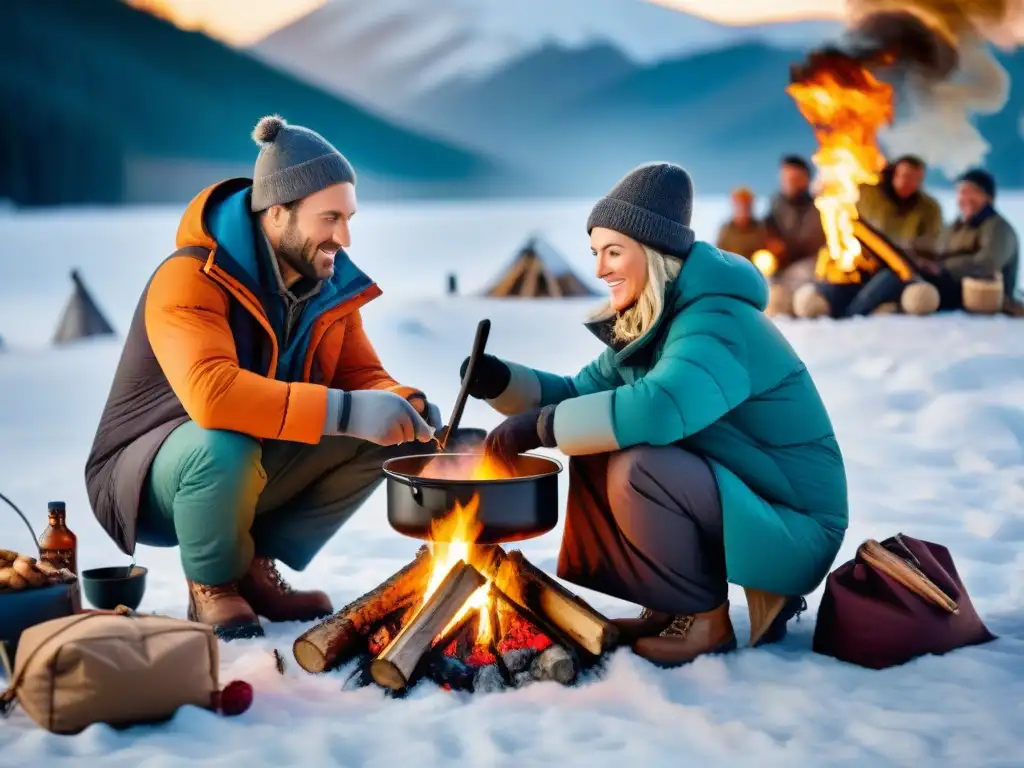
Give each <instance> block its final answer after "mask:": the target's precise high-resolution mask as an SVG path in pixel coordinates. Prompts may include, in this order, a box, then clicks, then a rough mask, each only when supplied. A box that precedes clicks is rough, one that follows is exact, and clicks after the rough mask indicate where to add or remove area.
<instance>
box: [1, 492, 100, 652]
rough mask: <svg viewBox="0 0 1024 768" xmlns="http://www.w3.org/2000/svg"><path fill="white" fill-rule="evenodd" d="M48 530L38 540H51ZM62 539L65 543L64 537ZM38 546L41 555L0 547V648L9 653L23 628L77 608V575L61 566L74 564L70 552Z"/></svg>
mask: <svg viewBox="0 0 1024 768" xmlns="http://www.w3.org/2000/svg"><path fill="white" fill-rule="evenodd" d="M0 500H3V501H4V502H5V503H6V504H7V505H8V506H10V508H11V509H13V510H14V511H15V513H16V514H17V515H18V517H20V518H21V520H22V522H24V523H25V527H27V528H28V530H29V533H30V535H31V538H32V540H33V541H35V538H36V536H35V531H33V530H32V526H31V525H29V523H28V520H27V519H26V517H25V515H24V514H22V512H21V510H20V509H18V507H17V506H16V505H15V504H14V503H13V502H12V501H11V500H10V499H8V498H7V497H6V496H4V495H3V494H0ZM68 533H69V534H70V533H71V532H70V531H68ZM49 534H50V531H49V530H47V531H46V532H44V534H43V535H42V536H41V537H40V542H43V543H53V542H52V541H51V538H52V537H51V536H50V535H49ZM71 536H74V534H71ZM64 541H65V544H66V539H65V540H64ZM4 543H6V542H4ZM38 549H39V550H41V551H42V553H43V555H45V557H43V556H40V557H37V556H36V555H39V554H40V552H39V551H36V552H34V553H33V554H27V553H22V552H18V551H15V550H12V549H0V649H6V651H7V653H8V654H9V655H10V656H13V655H14V654H15V653H16V652H17V648H18V641H19V639H20V637H21V634H22V632H23V631H24V630H25V629H27V628H29V627H31V626H33V625H35V624H38V623H39V622H42V621H47V620H49V619H55V618H59V617H61V616H70V615H72V614H73V613H75V612H76V611H78V610H80V609H81V604H82V600H81V593H80V592H79V585H78V578H77V577H76V575H75V573H74V571H73V570H71V569H69V568H66V567H62V566H64V565H66V564H68V563H70V564H71V566H72V567H74V566H75V559H74V552H73V551H72V553H71V558H70V560H69V559H68V558H67V550H66V547H62V548H49V547H44V546H42V545H41V546H40V547H39V548H38Z"/></svg>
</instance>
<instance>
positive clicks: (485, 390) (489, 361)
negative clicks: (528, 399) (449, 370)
mask: <svg viewBox="0 0 1024 768" xmlns="http://www.w3.org/2000/svg"><path fill="white" fill-rule="evenodd" d="M468 367H469V358H468V357H467V358H466V359H465V360H463V361H462V367H461V368H459V381H462V379H464V378H465V377H466V369H467V368H468ZM511 379H512V371H510V370H509V369H508V366H507V365H505V364H504V363H503V362H501V360H499V359H498V358H496V357H495V356H494V355H483V356H482V357H481V358H480V359H479V360H477V361H476V367H475V368H473V380H472V381H471V382H470V383H469V394H470V396H471V397H475V398H476V399H477V400H493V399H494V398H496V397H497V396H498V395H500V394H501V393H502V392H504V391H505V388H506V387H507V386H508V383H509V381H510V380H511Z"/></svg>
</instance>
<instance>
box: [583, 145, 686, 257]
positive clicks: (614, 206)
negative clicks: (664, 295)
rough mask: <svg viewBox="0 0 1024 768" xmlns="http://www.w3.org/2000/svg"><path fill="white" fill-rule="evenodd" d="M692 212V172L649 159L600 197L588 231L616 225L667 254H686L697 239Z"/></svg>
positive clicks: (645, 243)
mask: <svg viewBox="0 0 1024 768" xmlns="http://www.w3.org/2000/svg"><path fill="white" fill-rule="evenodd" d="M692 213H693V182H692V181H691V180H690V174H688V173H687V172H686V171H684V170H683V169H682V168H680V167H679V166H678V165H673V164H672V163H647V164H646V165H641V166H638V167H637V168H634V169H633V170H632V171H630V172H629V173H627V174H626V175H625V176H623V177H622V180H621V181H619V183H618V184H616V185H615V186H614V187H612V190H611V192H609V193H608V194H607V195H605V196H604V197H602V198H601V199H600V200H598V201H597V205H595V206H594V209H593V210H592V211H591V212H590V218H589V219H587V234H589V233H590V232H591V231H593V229H594V227H605V228H607V229H614V230H615V231H616V232H621V233H622V234H624V235H628V236H629V237H631V238H633V239H634V240H636V241H638V242H640V243H643V244H644V245H646V246H648V247H649V248H653V249H654V250H656V251H659V252H660V253H663V254H665V255H667V256H677V257H679V258H685V257H686V255H687V254H689V252H690V248H691V247H693V241H694V239H695V238H694V234H693V230H692V229H690V217H691V215H692Z"/></svg>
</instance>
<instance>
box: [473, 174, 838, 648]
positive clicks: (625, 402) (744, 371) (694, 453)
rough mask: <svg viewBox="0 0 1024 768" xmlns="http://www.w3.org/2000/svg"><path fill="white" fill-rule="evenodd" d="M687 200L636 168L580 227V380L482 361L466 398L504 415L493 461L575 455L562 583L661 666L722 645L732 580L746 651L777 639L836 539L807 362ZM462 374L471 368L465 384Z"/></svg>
mask: <svg viewBox="0 0 1024 768" xmlns="http://www.w3.org/2000/svg"><path fill="white" fill-rule="evenodd" d="M692 198H693V186H692V183H691V181H690V178H689V176H688V175H687V173H686V172H685V171H684V170H683V169H682V168H680V167H678V166H676V165H672V164H668V163H652V164H648V165H644V166H640V167H638V168H636V169H634V170H633V171H631V172H630V173H629V174H628V175H626V176H625V177H624V178H623V179H622V180H621V181H620V182H619V183H618V184H617V185H616V186H615V187H614V188H613V189H612V190H611V192H609V194H608V195H607V196H606V197H604V198H602V199H601V200H600V201H599V202H598V203H597V205H596V206H595V207H594V209H593V211H592V213H591V215H590V218H589V221H588V224H587V229H588V231H589V233H590V238H591V247H592V250H593V251H594V254H595V259H596V272H597V276H598V277H599V278H601V279H602V280H604V281H605V282H606V283H607V284H608V286H609V289H610V294H611V295H610V300H609V304H608V306H607V308H605V310H604V311H602V312H601V313H599V314H598V315H597V316H595V317H594V318H593V319H592V320H591V322H590V323H588V327H589V328H590V330H591V331H592V332H593V333H595V334H596V335H597V336H598V337H599V338H600V339H601V340H602V341H603V342H604V343H605V344H606V345H607V348H606V349H605V350H604V352H603V353H602V354H601V355H600V356H599V357H598V358H597V359H596V360H595V361H594V362H592V363H590V364H589V365H588V366H586V367H585V368H584V369H583V370H582V371H580V372H579V373H578V374H576V375H575V376H572V377H567V376H558V375H554V374H551V373H546V372H543V371H537V370H533V369H531V368H527V367H525V366H522V365H519V364H517V363H513V362H509V361H503V360H501V359H499V358H496V357H493V356H485V357H484V358H483V360H482V361H481V364H480V365H478V366H477V369H476V371H477V372H476V373H475V375H474V378H473V381H472V382H471V394H472V395H474V396H475V397H478V398H481V399H484V400H486V401H488V402H489V403H490V404H491V405H492V406H493V407H494V408H495V409H497V410H498V411H500V412H501V413H503V414H505V415H507V416H508V418H507V419H506V420H505V421H504V422H503V423H502V424H500V425H499V426H498V427H497V428H496V429H495V430H494V431H493V432H491V433H490V434H489V435H488V438H487V450H488V451H490V452H492V453H494V454H497V455H500V456H506V457H508V456H513V455H516V454H519V453H522V452H524V451H528V450H532V449H534V448H538V447H541V446H546V447H551V448H558V449H559V450H561V451H562V452H563V453H565V454H566V455H568V456H570V457H571V459H570V462H569V484H570V489H569V503H568V509H567V511H566V521H565V532H564V535H563V540H562V550H561V553H560V556H559V563H558V575H559V576H560V577H562V578H564V579H566V580H568V581H571V582H573V583H576V584H579V585H580V586H583V587H587V588H590V589H595V590H598V591H601V592H604V593H606V594H610V595H614V596H616V597H619V598H622V599H625V600H628V601H630V602H634V603H637V604H639V605H641V606H643V607H644V610H643V611H642V612H641V614H640V617H639V618H636V619H623V620H619V621H618V622H617V623H618V624H619V627H620V629H621V630H622V631H623V634H624V636H625V638H627V639H628V641H629V642H631V643H632V645H633V648H634V650H635V651H636V652H637V653H638V654H640V655H642V656H645V657H646V658H648V659H651V660H652V661H655V662H658V663H662V664H674V663H683V662H686V661H689V660H691V659H693V658H694V657H696V656H697V655H700V654H702V653H707V652H712V651H723V650H729V649H731V648H734V647H735V646H736V639H735V635H734V632H733V628H732V623H731V621H730V619H729V606H728V600H727V595H728V583H730V582H731V583H733V584H737V585H739V586H742V587H744V588H745V590H746V594H747V604H748V608H749V610H750V617H751V640H750V642H751V644H752V645H758V644H761V643H765V642H773V641H776V640H778V639H780V638H781V637H782V635H784V633H785V628H786V622H787V621H788V620H789V619H790V618H792V617H793V616H794V615H795V614H796V613H797V612H798V611H799V610H800V609H801V608H802V607H803V606H805V605H806V604H805V603H804V602H803V599H802V597H803V596H804V595H806V594H808V593H809V592H812V591H813V590H814V589H815V588H816V587H817V586H818V585H819V584H820V583H821V582H822V580H823V579H824V577H825V576H826V575H827V574H828V572H829V570H830V569H831V567H832V563H833V561H834V558H835V556H836V554H837V552H838V550H839V547H840V545H841V544H842V541H843V536H844V533H845V531H846V527H847V488H846V474H845V469H844V466H843V459H842V454H841V453H840V450H839V445H838V444H837V442H836V437H835V434H834V432H833V429H832V424H831V422H830V420H829V417H828V414H827V412H826V410H825V406H824V405H823V403H822V401H821V398H820V397H819V395H818V392H817V390H816V388H815V386H814V382H813V381H812V380H811V376H810V374H809V373H808V371H807V369H806V367H805V366H804V364H803V362H802V361H801V360H800V358H799V357H798V356H797V354H796V352H795V351H794V350H793V348H792V347H791V346H790V345H789V343H788V342H787V341H786V339H785V338H784V337H783V336H782V334H781V333H780V332H779V331H778V329H777V328H776V327H775V325H774V324H773V323H772V322H771V321H770V320H769V319H768V318H766V317H765V315H764V314H763V310H764V308H765V305H766V303H767V299H768V287H767V284H766V283H765V280H764V279H763V278H762V276H761V274H760V272H758V270H757V268H756V267H754V266H753V265H752V264H751V263H750V262H749V261H747V260H745V259H741V258H739V257H737V256H734V255H732V254H729V253H724V252H722V251H719V250H718V249H717V248H715V247H713V246H711V245H709V244H708V243H704V242H695V241H694V234H693V231H692V230H691V229H690V226H689V225H690V215H691V209H692ZM464 370H465V362H464V363H463V371H464Z"/></svg>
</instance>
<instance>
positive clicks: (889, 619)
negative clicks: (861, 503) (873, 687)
mask: <svg viewBox="0 0 1024 768" xmlns="http://www.w3.org/2000/svg"><path fill="white" fill-rule="evenodd" d="M994 639H995V635H993V634H992V633H991V632H989V630H988V629H987V628H986V627H985V624H984V623H983V622H982V620H981V618H979V616H978V613H977V611H976V610H975V609H974V606H973V604H972V603H971V598H970V597H969V596H968V594H967V589H966V588H965V587H964V584H963V581H962V580H961V579H960V575H959V574H958V573H957V570H956V566H955V565H954V564H953V558H952V557H951V556H950V554H949V550H948V549H946V548H945V547H943V546H942V545H940V544H933V543H932V542H928V541H921V540H919V539H915V538H912V537H910V536H904V535H903V534H900V533H898V534H896V535H895V536H892V537H891V538H888V539H885V540H884V541H882V542H878V541H875V540H874V539H868V540H867V541H866V542H864V543H863V544H862V545H861V546H860V548H859V549H858V550H857V554H856V556H855V557H854V558H853V559H852V560H850V561H849V562H846V563H844V564H843V565H841V566H839V567H838V568H837V569H835V570H834V571H833V572H832V573H831V574H829V577H828V581H827V583H826V587H825V594H824V596H823V597H822V601H821V606H820V607H819V608H818V622H817V626H816V627H815V632H814V646H813V647H814V651H815V652H817V653H822V654H825V655H828V656H833V657H835V658H837V659H841V660H842V661H847V662H850V663H851V664H857V665H859V666H862V667H868V668H870V669H885V668H887V667H892V666H896V665H898V664H903V663H905V662H908V661H910V660H911V659H914V658H917V657H919V656H923V655H925V654H943V653H948V652H949V651H952V650H955V649H957V648H963V647H965V646H970V645H979V644H981V643H987V642H989V641H990V640H994Z"/></svg>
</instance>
